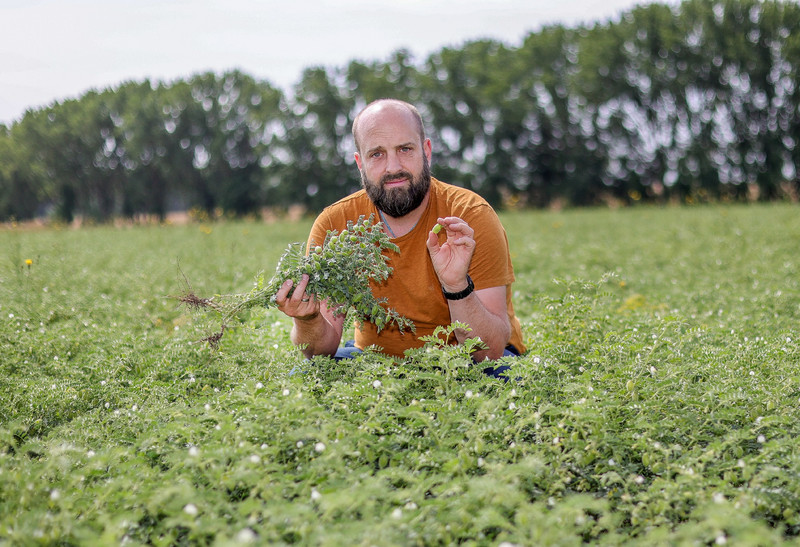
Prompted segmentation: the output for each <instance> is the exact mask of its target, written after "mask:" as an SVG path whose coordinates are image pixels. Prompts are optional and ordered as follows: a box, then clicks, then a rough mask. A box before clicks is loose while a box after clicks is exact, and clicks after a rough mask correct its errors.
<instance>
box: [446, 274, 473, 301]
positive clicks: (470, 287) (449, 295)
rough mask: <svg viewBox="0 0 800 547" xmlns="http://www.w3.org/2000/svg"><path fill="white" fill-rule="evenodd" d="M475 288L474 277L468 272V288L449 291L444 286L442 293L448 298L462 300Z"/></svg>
mask: <svg viewBox="0 0 800 547" xmlns="http://www.w3.org/2000/svg"><path fill="white" fill-rule="evenodd" d="M474 290H475V284H474V283H473V282H472V278H471V277H470V276H469V274H467V288H466V289H464V290H462V291H458V292H447V291H446V290H444V288H442V294H443V295H444V297H445V298H447V299H448V300H461V299H463V298H466V297H468V296H469V295H471V294H472V291H474Z"/></svg>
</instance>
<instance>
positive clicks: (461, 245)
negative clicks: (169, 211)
mask: <svg viewBox="0 0 800 547" xmlns="http://www.w3.org/2000/svg"><path fill="white" fill-rule="evenodd" d="M353 138H354V140H355V144H356V152H355V161H356V165H357V166H358V169H359V171H360V173H361V182H362V187H363V189H362V190H360V191H358V192H356V193H354V194H352V195H350V196H347V197H345V198H343V199H341V200H339V201H338V202H336V203H334V204H333V205H330V206H329V207H327V208H326V209H325V210H323V211H322V213H321V214H320V215H319V216H318V217H317V219H316V221H315V222H314V225H313V227H312V229H311V233H310V235H309V238H308V248H313V247H314V246H315V245H321V244H322V242H324V240H325V236H326V234H327V232H328V231H329V230H337V231H339V232H341V231H342V230H344V229H346V228H347V221H357V220H358V218H359V217H360V216H364V217H366V218H369V217H370V216H371V215H375V216H376V217H377V218H380V220H381V222H382V223H383V227H384V230H385V231H386V232H387V234H388V235H389V237H390V238H391V241H392V242H393V243H394V244H396V245H397V246H398V247H399V248H400V253H399V254H396V253H390V254H389V258H390V262H389V265H390V266H392V268H393V271H392V274H391V276H390V277H389V278H388V279H387V280H386V281H385V282H383V283H382V284H376V283H373V284H372V287H371V288H372V291H373V294H374V295H375V297H376V298H386V299H387V303H388V305H389V306H390V307H392V308H394V309H395V310H396V311H397V312H398V313H400V314H401V315H403V316H405V317H406V318H408V319H410V320H412V321H413V322H414V324H415V326H416V332H415V333H413V334H412V333H410V332H408V331H405V332H401V331H400V330H399V329H398V328H397V326H396V325H394V324H392V325H389V326H387V327H385V328H384V329H382V330H380V331H379V330H378V329H377V328H376V326H375V325H374V324H372V323H369V322H365V323H361V324H359V325H358V327H357V328H356V335H355V336H356V338H355V341H354V343H352V344H348V345H347V346H345V347H341V348H340V347H339V346H340V344H341V342H342V330H343V326H344V320H345V318H344V316H343V315H340V314H336V313H335V312H334V310H332V309H330V308H328V306H327V303H326V302H325V301H320V300H318V299H317V298H316V296H315V295H313V294H307V293H306V286H307V284H308V277H307V276H304V277H303V278H302V279H301V280H300V281H299V282H298V284H297V287H295V288H294V290H292V289H293V282H292V281H291V280H287V281H286V282H285V283H284V284H283V285H282V287H281V289H280V291H278V293H277V295H276V300H277V304H278V308H279V309H280V310H281V311H283V312H284V313H285V314H286V315H288V316H289V317H292V318H293V327H292V333H291V339H292V342H294V343H295V344H297V345H299V346H301V349H302V352H303V354H304V355H305V356H306V357H307V358H311V357H313V356H315V355H327V356H333V357H336V358H348V357H351V356H352V355H353V354H354V353H355V352H359V351H361V350H363V349H364V348H366V347H368V346H377V347H378V348H379V349H380V350H381V351H382V352H383V353H386V354H388V355H394V356H402V355H403V353H404V351H405V350H406V349H409V348H412V347H420V346H422V345H423V342H422V341H421V340H420V337H422V336H426V335H430V334H432V333H433V331H434V330H435V329H436V328H437V327H439V326H447V325H450V324H451V323H453V322H456V321H458V322H460V323H463V324H465V325H468V326H469V330H466V329H457V330H456V331H455V335H456V340H455V341H453V342H454V343H463V342H464V341H465V340H466V339H468V338H480V339H481V341H483V343H484V345H485V348H483V349H480V350H478V351H476V352H475V353H474V354H473V355H472V357H473V359H474V360H476V361H483V360H485V359H490V360H494V359H497V358H499V357H501V356H504V355H519V354H520V353H521V352H524V351H525V346H524V344H523V341H522V332H521V329H520V324H519V321H518V320H517V318H516V316H515V314H514V306H513V304H512V300H511V284H512V283H513V281H514V270H513V268H512V265H511V257H510V252H509V248H508V239H507V237H506V233H505V230H504V228H503V226H502V224H501V223H500V220H499V219H498V217H497V214H496V213H495V211H494V210H493V209H492V208H491V206H490V205H489V204H488V203H487V202H486V201H485V200H484V199H483V198H481V197H480V196H478V195H477V194H476V193H474V192H472V191H470V190H467V189H465V188H460V187H457V186H453V185H450V184H446V183H444V182H441V181H439V180H437V179H435V178H433V177H431V173H430V161H431V152H432V145H431V141H430V139H428V138H426V136H425V128H424V124H423V122H422V117H421V116H420V114H419V111H418V110H417V109H416V108H415V107H414V106H413V105H411V104H409V103H406V102H403V101H399V100H397V99H381V100H378V101H375V102H373V103H370V104H369V105H367V106H366V108H364V109H363V110H362V111H361V112H360V113H359V114H358V116H356V118H355V120H354V121H353ZM437 223H438V224H440V225H441V226H442V227H444V231H443V233H438V234H437V233H434V232H433V227H434V226H435V225H436V224H437ZM437 231H438V230H437ZM443 234H444V238H443V241H441V242H440V238H442V236H443ZM503 368H507V367H503ZM487 370H489V369H487Z"/></svg>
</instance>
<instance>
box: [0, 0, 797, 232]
mask: <svg viewBox="0 0 800 547" xmlns="http://www.w3.org/2000/svg"><path fill="white" fill-rule="evenodd" d="M796 29H800V6H798V4H797V3H795V2H791V1H777V0H776V1H758V0H712V1H708V0H687V1H685V2H683V3H681V4H680V5H677V6H668V5H664V4H657V3H656V4H649V5H645V6H640V7H637V8H634V9H632V10H630V11H627V12H625V13H624V14H622V16H621V17H620V18H619V19H617V20H614V21H606V22H598V23H595V24H592V25H583V26H578V27H565V26H562V25H554V26H549V27H545V28H543V29H541V30H539V31H537V32H532V33H530V34H529V35H528V36H527V37H526V38H525V39H524V40H523V41H522V43H521V44H519V45H515V46H512V45H509V44H505V43H502V42H498V41H493V40H479V41H473V42H467V43H465V44H464V45H463V46H461V47H458V48H443V49H441V50H440V51H437V52H435V53H433V54H431V55H430V56H428V57H427V58H426V59H424V60H421V61H417V60H415V59H414V58H413V57H412V55H411V54H410V53H409V52H408V51H406V50H398V51H396V52H394V53H393V54H392V55H391V56H390V57H389V58H388V59H385V60H381V61H372V62H360V61H352V62H350V63H349V64H347V65H346V66H343V67H337V68H321V67H313V68H308V69H306V70H305V71H304V72H303V74H302V76H301V78H300V80H299V82H298V83H297V84H296V85H295V87H294V89H293V91H292V93H286V92H283V91H281V90H279V89H278V88H276V87H274V86H273V85H271V84H270V83H269V82H267V81H259V80H256V79H254V78H253V77H252V76H250V75H248V74H245V73H242V72H240V71H230V72H226V73H222V74H217V73H206V74H198V75H195V76H192V77H190V78H187V79H181V80H177V81H174V82H151V81H147V80H145V81H131V82H125V83H122V84H120V85H118V86H116V87H113V88H109V89H105V90H101V91H89V92H87V93H85V94H84V95H82V96H81V97H79V98H77V99H72V100H65V101H63V102H57V103H54V104H52V105H49V106H47V107H42V108H37V109H31V110H29V111H27V112H26V113H25V115H24V116H23V117H22V119H21V120H19V121H17V122H14V123H12V124H11V125H10V127H5V126H0V220H8V219H28V218H33V217H42V216H45V217H51V218H58V219H61V220H64V221H71V220H72V219H74V218H75V217H76V216H81V217H84V218H87V217H88V218H92V219H96V220H100V221H102V220H107V219H109V218H112V217H130V218H134V217H137V216H141V215H148V216H155V217H158V218H162V219H163V218H164V217H165V215H166V214H167V212H168V211H170V210H187V209H191V208H194V209H196V210H199V211H204V212H206V213H208V214H215V213H218V212H220V211H221V212H223V213H225V214H233V215H245V214H250V213H254V212H257V211H259V210H262V209H263V208H272V209H282V208H287V207H289V206H291V205H301V206H303V207H305V208H307V209H309V210H319V209H321V208H322V207H324V206H326V205H328V204H329V203H331V202H332V201H334V200H336V199H338V198H340V197H342V196H344V195H346V194H347V193H349V192H351V191H353V190H355V189H357V188H358V187H359V185H360V182H359V177H358V173H357V171H356V167H355V164H354V161H353V159H352V153H353V151H354V144H353V142H352V137H351V136H350V125H351V122H352V119H353V117H354V115H355V114H356V113H357V112H358V111H359V110H360V109H361V108H362V107H363V106H364V105H366V104H367V103H368V102H369V101H371V100H373V99H376V98H380V97H397V98H401V99H405V100H408V101H409V102H412V103H414V104H416V105H418V106H419V107H420V110H421V112H422V114H423V116H424V118H425V120H426V122H427V125H428V127H427V129H428V133H429V136H430V137H431V138H432V139H433V141H434V155H435V157H434V163H433V172H434V175H435V176H437V177H438V178H440V179H442V180H445V181H448V182H452V183H454V184H458V185H461V186H465V187H468V188H472V189H474V190H476V191H477V192H478V193H480V194H481V195H483V196H484V197H485V198H487V199H488V200H489V201H490V202H491V203H493V204H494V205H496V206H501V207H502V206H527V207H544V206H550V205H553V204H556V203H559V204H566V205H572V206H582V205H592V204H598V203H603V202H615V203H631V202H636V201H680V202H685V201H698V200H699V201H702V200H746V199H761V200H775V199H793V200H797V199H798V195H799V194H800V175H798V172H800V86H799V82H800V33H798V32H796Z"/></svg>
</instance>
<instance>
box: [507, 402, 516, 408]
mask: <svg viewBox="0 0 800 547" xmlns="http://www.w3.org/2000/svg"><path fill="white" fill-rule="evenodd" d="M515 408H517V405H515V404H514V402H513V401H512V402H510V403H509V404H508V410H514V409H515Z"/></svg>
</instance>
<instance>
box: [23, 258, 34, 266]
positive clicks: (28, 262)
mask: <svg viewBox="0 0 800 547" xmlns="http://www.w3.org/2000/svg"><path fill="white" fill-rule="evenodd" d="M32 264H33V260H31V259H30V258H26V259H25V265H26V266H27V267H28V268H30V267H31V265H32Z"/></svg>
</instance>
